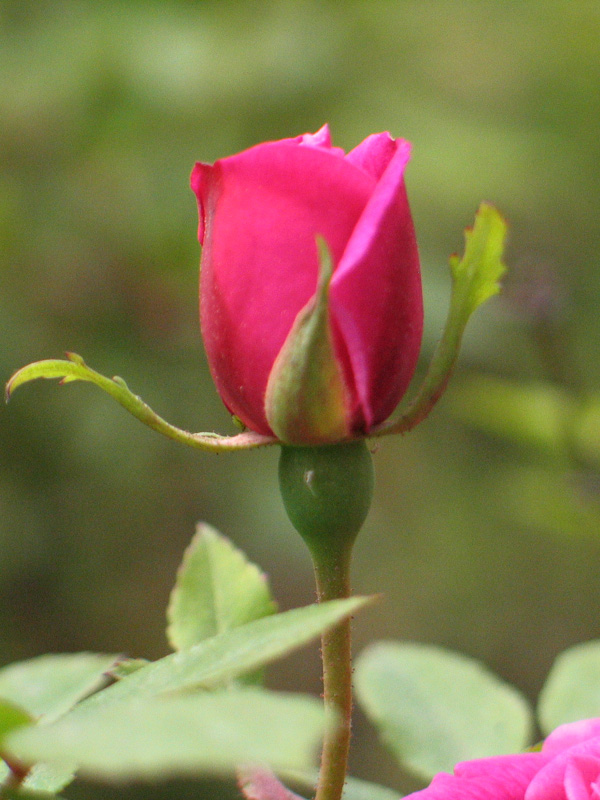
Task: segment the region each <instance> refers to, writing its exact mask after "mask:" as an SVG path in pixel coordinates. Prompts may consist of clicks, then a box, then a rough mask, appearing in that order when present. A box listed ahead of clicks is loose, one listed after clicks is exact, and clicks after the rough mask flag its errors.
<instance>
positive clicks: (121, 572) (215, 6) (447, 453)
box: [0, 0, 600, 798]
mask: <svg viewBox="0 0 600 800" xmlns="http://www.w3.org/2000/svg"><path fill="white" fill-rule="evenodd" d="M325 121H328V122H329V123H330V125H331V128H332V131H333V136H334V140H335V143H336V144H338V145H341V146H343V147H345V148H351V147H353V146H355V145H356V144H357V143H358V142H359V141H361V140H362V139H363V138H364V137H365V136H367V135H368V134H369V133H371V132H373V131H380V130H389V131H391V132H392V134H393V135H395V136H402V137H405V138H408V139H410V140H411V141H412V142H413V145H414V155H413V162H412V164H411V166H410V170H409V173H408V178H407V183H408V189H409V195H410V198H411V202H412V207H413V211H414V217H415V223H416V227H417V232H418V237H419V241H420V248H421V254H422V262H423V278H424V289H425V307H426V316H427V330H426V336H425V341H424V346H423V353H422V359H421V371H422V370H423V369H424V366H425V365H426V364H427V361H428V358H429V356H430V355H431V352H432V349H433V346H434V344H435V341H436V338H437V336H438V334H439V332H440V329H441V326H442V324H443V321H444V318H445V310H446V306H447V302H448V298H449V279H448V272H447V258H448V255H449V254H450V253H452V252H453V251H457V250H460V249H461V248H462V230H463V228H464V227H465V225H468V224H470V223H471V222H472V219H473V215H474V212H475V210H476V207H477V205H478V203H479V202H480V200H482V199H486V200H490V201H492V202H494V203H495V204H496V205H497V206H498V207H499V208H500V209H501V210H502V212H503V213H504V214H505V215H506V216H507V218H508V220H509V222H510V225H511V239H510V247H509V252H508V256H507V260H508V262H509V264H510V276H509V277H508V279H507V280H506V282H505V284H506V286H505V291H504V293H503V295H502V297H501V298H499V299H496V300H494V301H493V302H492V303H490V304H489V305H488V306H487V307H485V308H484V309H483V310H481V311H479V312H478V314H477V316H476V319H475V320H474V321H473V324H472V325H471V327H470V328H469V330H468V334H467V337H466V341H465V344H464V348H463V352H462V355H461V361H460V366H459V369H458V371H457V374H456V377H455V380H454V382H453V383H452V385H451V387H450V389H449V391H448V393H447V395H446V397H445V399H444V401H443V402H442V403H441V404H440V406H439V407H438V408H437V409H436V411H435V412H434V413H433V415H432V416H431V418H430V419H429V420H428V421H427V422H426V423H424V424H423V425H422V426H421V427H420V428H419V429H418V430H417V431H415V432H414V433H413V434H411V435H410V436H407V437H405V438H402V439H401V438H398V439H396V440H390V439H386V440H384V441H382V442H380V443H379V444H378V445H377V452H376V454H375V465H376V470H377V478H378V479H377V489H376V497H375V502H374V505H373V509H372V512H371V515H370V517H369V519H368V521H367V524H366V526H365V529H364V531H363V533H362V535H361V537H360V539H359V542H358V545H357V552H356V560H355V568H354V587H355V590H356V591H357V592H365V593H370V592H381V593H383V595H384V601H383V603H382V604H380V605H379V606H378V607H376V608H374V609H373V610H370V611H368V612H365V613H364V614H363V615H362V616H361V617H360V618H358V619H357V620H356V625H355V631H356V650H357V651H359V650H360V649H361V648H362V647H364V646H365V645H366V644H367V643H368V642H369V641H372V640H374V639H376V638H384V637H387V638H392V637H402V638H410V639H416V640H421V641H427V642H436V643H441V644H444V645H448V646H450V647H452V648H456V649H458V650H460V651H462V652H465V653H468V654H471V655H473V656H476V657H479V658H482V659H483V660H485V662H486V663H487V664H489V665H490V666H491V667H492V668H493V669H494V670H496V671H497V672H498V673H499V674H500V675H502V676H503V677H504V678H506V679H507V680H510V681H512V682H514V683H515V684H516V685H517V686H519V687H520V688H521V689H522V690H523V691H524V692H526V693H527V694H528V695H529V696H530V697H532V698H535V696H536V694H537V692H538V691H539V688H540V686H541V684H542V682H543V679H544V676H545V674H546V673H547V670H548V668H549V666H550V664H551V663H552V660H553V658H554V656H555V655H556V654H557V653H558V652H559V651H560V650H562V649H563V648H565V647H566V646H568V645H569V644H572V643H575V642H578V641H581V640H583V639H588V638H593V637H597V636H598V635H600V620H599V613H598V612H599V611H600V588H599V582H598V572H599V569H598V567H599V565H600V496H599V493H598V492H599V489H600V475H599V473H598V465H599V464H600V457H599V455H598V454H599V449H600V448H599V445H598V439H599V438H600V433H599V432H600V424H598V404H597V402H596V401H595V399H594V395H595V393H596V392H597V391H598V390H600V357H599V356H600V319H599V318H598V313H597V309H598V300H599V298H600V270H598V241H599V239H600V213H599V212H600V173H599V170H598V164H599V163H600V136H599V133H598V127H599V121H600V5H599V4H598V3H597V2H596V0H588V1H587V2H586V0H578V2H573V0H531V1H530V2H514V1H511V0H472V1H471V2H469V1H468V0H457V1H456V2H453V1H452V0H433V1H432V2H423V0H397V1H396V2H391V0H389V1H388V0H354V2H343V1H342V0H337V2H335V1H334V0H330V1H329V2H325V1H324V0H323V1H321V2H319V1H318V0H253V1H252V2H249V1H248V2H243V1H242V0H212V1H211V0H207V1H205V2H198V1H197V2H193V1H192V0H188V1H187V2H184V0H180V2H175V0H165V1H164V2H158V1H155V2H148V1H145V0H137V1H136V0H120V1H119V2H116V1H115V2H91V1H90V2H83V1H82V2H77V1H76V0H73V2H67V1H66V0H14V2H11V1H10V0H1V2H0V259H1V261H0V270H1V271H0V281H1V284H0V285H1V290H0V342H1V350H0V366H1V375H2V380H3V381H4V380H6V379H8V377H9V376H10V374H11V372H12V371H14V370H15V369H17V368H18V367H20V366H22V365H24V364H25V363H28V362H30V361H34V360H37V359H41V358H48V357H53V358H57V357H61V356H62V354H63V352H64V351H65V350H73V351H75V352H78V353H81V354H82V355H83V356H84V357H85V359H86V361H87V362H88V363H89V364H90V365H91V366H92V367H95V368H96V369H98V370H99V371H101V372H103V373H106V374H109V375H113V374H119V375H122V376H123V377H124V378H125V379H126V380H127V382H128V383H129V385H130V387H131V388H132V389H133V390H134V391H135V392H137V393H139V394H141V396H142V397H143V398H144V399H145V400H146V401H147V402H148V403H149V404H150V405H151V406H152V407H153V408H155V409H156V410H157V411H158V412H159V413H161V414H162V415H163V416H165V417H166V418H167V419H168V420H170V421H172V422H174V423H175V424H178V425H179V426H181V427H185V428H189V429H191V430H211V429H216V430H219V431H223V432H225V431H229V430H231V423H230V420H229V419H228V415H227V413H226V412H225V410H224V409H223V407H222V406H221V403H220V400H219V398H218V397H217V395H216V392H215V390H214V388H213V386H212V384H211V380H210V377H209V374H208V370H207V366H206V361H205V357H204V353H203V349H202V343H201V340H200V335H199V332H198V324H197V265H198V258H199V246H198V243H197V240H196V226H197V217H196V207H195V201H194V198H193V196H192V194H191V192H190V191H189V188H188V180H189V173H190V170H191V168H192V165H193V163H194V161H196V160H203V161H212V160H214V159H215V158H217V157H220V156H224V155H228V154H231V153H233V152H236V151H238V150H240V149H243V148H246V147H249V146H251V145H253V144H255V143H257V142H259V141H262V140H267V139H276V138H281V137H287V136H294V135H297V134H299V133H302V132H305V131H314V130H316V129H317V128H319V127H320V126H321V125H322V124H323V122H325ZM588 412H589V413H588ZM0 447H1V452H0V547H1V550H0V642H1V647H2V654H1V658H2V661H3V662H8V661H11V660H15V659H21V658H26V657H30V656H33V655H36V654H40V653H43V652H46V651H75V650H80V649H94V650H104V651H108V652H113V651H116V652H119V651H124V652H127V653H129V654H132V655H136V656H145V657H150V658H154V657H159V656H161V655H163V654H165V653H166V651H167V645H166V641H165V638H164V607H165V605H166V602H167V598H168V593H169V589H170V587H171V585H172V582H173V579H174V573H175V570H176V567H177V564H178V562H179V560H180V558H181V555H182V551H183V549H184V547H185V546H186V544H187V542H188V541H189V539H190V537H191V535H192V533H193V530H194V524H195V522H196V521H197V520H200V519H203V520H207V521H209V522H210V523H211V524H213V525H214V526H216V527H218V528H219V529H220V530H221V531H222V532H224V533H226V534H227V535H229V536H230V537H231V538H232V539H233V540H234V541H235V542H236V543H237V544H238V545H239V546H241V547H242V548H244V549H245V550H246V552H247V553H248V554H249V555H250V557H251V558H252V559H254V560H255V561H258V562H259V563H260V564H261V565H262V566H263V568H264V569H265V570H266V571H267V572H268V573H269V574H270V576H271V579H272V585H273V588H274V591H275V594H276V595H277V597H278V599H279V601H280V605H281V607H282V608H289V607H292V606H296V605H299V604H305V603H308V602H311V601H312V599H313V587H312V577H311V570H310V564H309V559H308V557H307V554H306V552H305V549H304V546H303V544H302V542H301V541H300V539H299V537H298V536H297V534H295V533H294V531H293V530H292V528H291V526H290V524H289V522H288V521H287V520H286V517H285V515H284V512H283V509H282V505H281V502H280V499H279V496H278V489H277V483H276V463H277V453H276V452H275V450H268V451H264V452H250V453H246V454H241V455H221V456H214V455H209V454H206V455H203V454H198V453H197V452H195V451H191V450H186V449H185V448H183V447H181V446H178V445H176V444H174V443H172V442H170V441H167V440H163V439H162V438H160V437H159V436H158V435H156V434H154V433H152V432H151V431H149V430H147V429H145V428H144V427H142V426H141V425H140V424H139V423H137V422H136V421H134V420H133V419H131V418H129V417H128V416H127V415H126V414H125V412H124V411H123V410H122V409H120V408H119V407H118V406H116V405H115V404H114V403H113V402H112V401H111V400H110V399H108V398H107V397H105V396H104V395H102V394H101V393H100V392H98V391H97V390H95V389H93V388H91V387H89V386H85V385H73V386H67V387H64V388H60V387H57V386H56V385H51V384H49V383H46V382H39V383H37V384H32V385H31V386H29V387H27V388H25V389H21V390H19V392H18V393H17V394H16V395H15V397H14V399H13V400H12V402H11V404H10V405H9V406H8V407H6V408H4V409H2V410H1V412H0ZM269 683H270V685H271V686H275V687H283V688H286V689H302V690H306V691H312V692H316V693H318V692H319V691H320V682H319V671H318V657H317V650H316V648H313V649H312V650H310V651H307V652H303V653H302V654H301V655H299V656H296V657H294V658H290V659H288V660H287V661H286V662H284V663H282V664H281V665H277V666H276V667H274V668H272V669H271V670H270V672H269ZM353 772H354V773H355V774H356V775H358V776H361V777H365V778H369V779H372V780H377V781H381V782H387V783H388V784H390V785H392V786H395V787H397V788H402V786H403V779H402V777H401V776H400V774H399V772H398V771H397V770H396V768H395V767H394V766H393V764H392V760H391V758H390V757H389V756H387V755H386V754H385V753H384V752H383V751H382V750H381V749H380V748H379V745H378V744H377V743H376V741H375V737H374V735H373V733H372V731H371V729H370V728H369V726H368V724H367V723H366V721H365V720H364V719H363V718H362V717H361V716H360V715H359V716H358V717H357V722H356V726H355V749H354V754H353ZM404 785H405V784H404ZM137 791H138V793H139V796H140V797H141V796H143V797H144V798H148V797H154V796H156V797H157V798H158V797H165V796H171V795H172V796H178V797H180V798H181V797H185V796H190V797H218V796H223V797H225V796H233V794H232V790H231V789H229V790H227V791H228V792H229V794H227V795H225V794H222V795H221V794H219V790H218V788H217V787H216V786H215V785H214V784H209V785H205V784H200V785H199V784H195V785H192V784H175V785H174V786H170V787H168V788H167V789H165V787H159V788H157V789H150V790H149V789H143V790H137ZM82 792H83V794H82ZM135 793H136V790H135V789H134V788H132V789H130V790H127V791H125V792H123V791H122V790H121V789H119V790H114V789H111V790H107V789H103V788H102V787H94V786H91V785H90V786H84V787H83V789H82V788H79V789H78V788H77V787H76V786H74V787H72V788H71V789H70V790H68V791H67V795H68V796H70V797H80V796H85V797H91V796H94V797H105V796H106V797H112V796H115V794H120V795H124V796H130V795H131V796H134V795H135Z"/></svg>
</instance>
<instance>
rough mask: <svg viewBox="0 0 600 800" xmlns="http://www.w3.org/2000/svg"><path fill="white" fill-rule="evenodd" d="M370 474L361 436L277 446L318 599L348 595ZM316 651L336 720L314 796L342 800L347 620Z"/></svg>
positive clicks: (348, 687) (348, 700) (282, 484)
mask: <svg viewBox="0 0 600 800" xmlns="http://www.w3.org/2000/svg"><path fill="white" fill-rule="evenodd" d="M373 478H374V476H373V462H372V460H371V454H370V453H369V451H368V449H367V446H366V444H365V442H364V441H359V442H345V443H343V444H337V445H324V446H321V447H289V446H285V447H282V448H281V457H280V459H279V488H280V489H281V496H282V498H283V503H284V505H285V509H286V511H287V513H288V516H289V518H290V520H291V522H292V524H293V525H294V527H295V528H296V530H297V531H298V533H299V534H300V535H301V536H302V538H303V539H304V541H305V542H306V544H307V546H308V549H309V551H310V554H311V557H312V562H313V566H314V569H315V577H316V582H317V595H318V599H319V602H320V603H323V602H325V601H327V600H336V599H340V598H346V597H349V596H350V562H351V560H352V547H353V545H354V541H355V539H356V536H357V534H358V532H359V530H360V528H361V526H362V524H363V522H364V521H365V518H366V516H367V513H368V511H369V506H370V505H371V499H372V497H373ZM321 655H322V658H323V686H324V692H323V697H324V700H325V709H326V711H327V712H329V714H330V715H331V716H332V717H334V719H332V720H330V722H333V723H334V724H333V725H328V726H327V728H326V733H325V738H324V742H323V755H322V758H321V772H320V775H319V783H318V785H317V794H316V800H340V798H341V796H342V792H343V790H344V783H345V780H346V769H347V766H348V750H349V747H350V723H351V715H352V662H351V653H350V621H349V620H347V621H345V622H342V623H340V625H338V626H337V627H336V628H332V629H331V630H330V631H328V632H327V633H325V634H324V635H323V637H322V641H321ZM335 723H337V725H336V724H335Z"/></svg>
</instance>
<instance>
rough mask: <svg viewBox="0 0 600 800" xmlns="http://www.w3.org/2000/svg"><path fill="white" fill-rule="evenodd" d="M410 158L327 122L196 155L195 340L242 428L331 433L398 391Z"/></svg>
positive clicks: (285, 437)
mask: <svg viewBox="0 0 600 800" xmlns="http://www.w3.org/2000/svg"><path fill="white" fill-rule="evenodd" d="M409 157H410V145H409V143H408V142H406V141H404V140H402V139H392V138H391V136H390V135H389V134H388V133H378V134H373V135H372V136H369V137H367V138H366V139H365V140H364V142H362V143H361V144H360V145H358V147H356V148H355V149H354V150H352V151H350V152H349V153H348V154H345V153H344V152H343V150H341V149H340V148H337V147H332V146H331V141H330V135H329V129H328V127H327V126H324V127H323V128H321V130H320V131H318V132H317V133H315V134H305V135H304V136H299V137H298V138H296V139H283V140H281V141H278V142H266V143H265V144H260V145H257V146H256V147H252V148H250V149H249V150H245V151H244V152H242V153H239V154H238V155H235V156H230V157H229V158H224V159H220V160H219V161H216V162H215V163H214V164H213V165H209V164H196V166H195V168H194V171H193V173H192V188H193V190H194V192H195V193H196V196H197V198H198V205H199V211H200V227H199V239H200V242H201V243H202V245H203V249H202V260H201V276H200V317H201V325H202V333H203V336H204V343H205V347H206V352H207V356H208V362H209V365H210V369H211V372H212V375H213V378H214V381H215V384H216V386H217V389H218V391H219V393H220V395H221V397H222V399H223V402H224V403H225V405H226V406H227V408H228V409H229V410H230V411H231V413H232V414H235V415H236V416H237V417H239V419H240V420H241V421H242V422H243V423H244V424H245V425H246V427H248V428H250V429H251V430H253V431H256V432H258V433H261V434H265V435H273V434H275V435H276V436H277V437H278V438H280V439H281V440H282V441H284V442H287V443H290V444H298V445H302V444H320V443H328V442H336V441H341V440H344V439H347V438H350V437H353V436H357V435H358V436H360V435H364V434H368V433H369V431H370V430H371V429H372V428H373V427H374V426H376V425H378V424H379V423H381V422H383V421H384V420H385V419H386V418H387V417H388V416H389V415H390V414H391V413H392V411H393V410H394V408H395V407H396V405H397V404H398V402H399V401H400V399H401V398H402V396H403V394H404V393H405V391H406V389H407V387H408V384H409V382H410V380H411V378H412V375H413V372H414V369H415V366H416V363H417V358H418V355H419V348H420V344H421V335H422V328H423V300H422V292H421V276H420V268H419V256H418V251H417V244H416V239H415V232H414V227H413V223H412V218H411V214H410V209H409V206H408V200H407V197H406V190H405V186H404V169H405V167H406V164H407V163H408V160H409Z"/></svg>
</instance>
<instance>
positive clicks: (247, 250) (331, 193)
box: [194, 142, 374, 434]
mask: <svg viewBox="0 0 600 800" xmlns="http://www.w3.org/2000/svg"><path fill="white" fill-rule="evenodd" d="M194 180H195V185H196V187H197V188H198V190H199V192H200V195H199V205H200V208H201V213H203V214H204V217H205V226H206V234H205V241H204V247H203V252H202V261H201V289H200V297H201V319H202V332H203V335H204V342H205V346H206V350H207V354H208V357H209V363H210V364H211V367H212V370H213V378H214V380H215V383H216V385H217V389H218V391H219V393H220V395H221V397H222V398H223V400H224V402H225V404H226V405H227V407H228V408H229V409H230V410H231V411H232V412H233V413H234V414H236V415H237V416H238V417H240V419H241V420H242V421H243V422H244V423H245V424H246V425H247V426H248V427H250V428H251V429H252V430H255V431H257V432H259V433H265V434H269V433H270V429H269V426H268V424H267V422H266V419H265V416H264V407H263V404H264V393H265V389H266V385H267V380H268V377H269V372H270V369H271V367H272V365H273V362H274V361H275V358H276V356H277V354H278V352H279V350H280V349H281V347H282V345H283V342H284V341H285V338H286V336H287V334H288V333H289V331H290V329H291V327H292V325H293V322H294V319H295V317H296V315H297V314H298V312H299V311H300V310H301V309H302V308H303V307H304V306H305V305H306V303H307V302H308V301H309V300H310V298H311V297H312V296H313V294H314V292H315V288H316V281H317V271H318V256H317V245H316V240H315V237H316V235H317V234H319V235H321V236H323V237H324V238H325V240H326V242H327V244H328V246H329V248H330V250H331V252H332V255H333V259H334V263H338V262H339V260H340V259H341V257H342V253H343V251H344V248H345V245H346V242H347V241H348V239H349V238H350V236H351V234H352V231H353V230H354V228H355V226H356V223H357V221H358V219H359V218H360V215H361V213H362V212H363V209H364V208H365V205H366V204H367V201H368V199H369V196H370V195H371V193H372V191H373V189H374V181H373V178H371V177H370V176H369V175H367V174H366V173H365V172H363V171H362V170H359V169H357V168H356V167H354V166H353V165H352V164H350V163H348V162H347V161H346V160H345V159H342V158H338V157H337V156H335V154H332V152H331V151H330V150H327V149H323V148H322V147H314V146H307V147H304V146H298V145H297V144H296V145H295V144H292V143H290V142H275V143H267V144H263V145H259V146H257V147H254V148H251V149H250V150H247V151H245V152H243V153H240V154H239V155H237V156H232V157H231V158H227V159H224V160H223V161H217V162H216V163H215V164H214V166H213V167H207V166H206V165H201V166H199V167H196V169H195V170H194Z"/></svg>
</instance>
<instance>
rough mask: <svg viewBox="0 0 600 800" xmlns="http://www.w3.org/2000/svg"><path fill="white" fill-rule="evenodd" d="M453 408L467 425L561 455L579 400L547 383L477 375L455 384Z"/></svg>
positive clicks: (566, 444) (451, 403)
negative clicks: (523, 381) (524, 382)
mask: <svg viewBox="0 0 600 800" xmlns="http://www.w3.org/2000/svg"><path fill="white" fill-rule="evenodd" d="M448 399H449V401H450V409H451V411H452V413H454V414H455V415H456V416H458V417H459V418H460V419H461V420H462V421H463V422H465V423H466V424H467V425H470V426H472V427H475V428H477V429H479V430H482V431H484V432H485V433H487V434H490V435H492V436H498V437H501V438H503V439H506V440H507V441H510V442H514V443H515V444H517V445H522V446H527V447H531V448H535V449H536V450H539V451H540V452H542V453H546V454H548V455H555V456H561V455H564V454H565V450H566V448H567V446H568V442H567V432H568V426H569V421H570V420H572V419H573V418H574V417H575V414H576V412H577V410H578V409H577V401H576V400H575V399H574V398H573V397H572V396H571V395H569V394H568V393H567V392H565V391H563V390H562V389H560V388H558V387H556V386H552V385H551V384H548V383H534V384H531V383H530V384H522V383H517V382H515V381H510V380H506V379H505V378H497V377H494V376H492V375H477V376H475V377H472V378H468V379H465V380H463V381H461V382H460V383H459V384H458V385H456V384H454V385H453V390H452V398H451V399H450V398H448Z"/></svg>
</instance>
